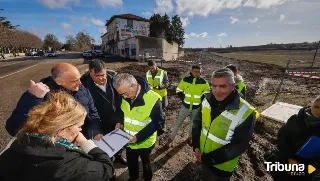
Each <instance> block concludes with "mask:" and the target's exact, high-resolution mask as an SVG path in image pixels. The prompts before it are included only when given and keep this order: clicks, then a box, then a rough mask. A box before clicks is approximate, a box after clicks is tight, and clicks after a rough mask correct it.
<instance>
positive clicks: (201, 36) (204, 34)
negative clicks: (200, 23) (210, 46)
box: [196, 32, 208, 38]
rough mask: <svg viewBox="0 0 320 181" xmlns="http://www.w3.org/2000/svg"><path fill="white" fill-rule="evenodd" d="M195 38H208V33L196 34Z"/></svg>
mask: <svg viewBox="0 0 320 181" xmlns="http://www.w3.org/2000/svg"><path fill="white" fill-rule="evenodd" d="M196 37H197V38H199V37H200V38H206V37H208V33H207V32H203V33H200V34H198V35H197V36H196Z"/></svg>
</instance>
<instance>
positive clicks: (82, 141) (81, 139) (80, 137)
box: [74, 132, 88, 147]
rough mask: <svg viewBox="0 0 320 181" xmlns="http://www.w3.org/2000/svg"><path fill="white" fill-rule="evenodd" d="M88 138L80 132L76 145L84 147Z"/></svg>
mask: <svg viewBox="0 0 320 181" xmlns="http://www.w3.org/2000/svg"><path fill="white" fill-rule="evenodd" d="M87 141H88V140H87V138H86V137H84V136H83V134H82V133H81V132H79V134H78V136H77V137H76V139H75V141H74V144H76V145H78V146H80V147H81V146H82V145H84V144H85V143H86V142H87Z"/></svg>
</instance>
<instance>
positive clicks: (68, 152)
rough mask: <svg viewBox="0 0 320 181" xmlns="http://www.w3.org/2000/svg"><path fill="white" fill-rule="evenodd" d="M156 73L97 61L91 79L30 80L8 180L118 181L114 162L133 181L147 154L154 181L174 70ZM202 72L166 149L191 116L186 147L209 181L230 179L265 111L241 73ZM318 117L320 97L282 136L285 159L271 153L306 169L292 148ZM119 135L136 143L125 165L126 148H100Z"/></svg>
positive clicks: (185, 92)
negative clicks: (250, 96)
mask: <svg viewBox="0 0 320 181" xmlns="http://www.w3.org/2000/svg"><path fill="white" fill-rule="evenodd" d="M148 68H149V70H148V71H147V73H146V77H145V78H142V77H135V76H133V75H130V74H127V73H119V74H117V73H116V72H113V71H108V70H107V67H106V65H105V63H104V62H103V61H101V60H92V61H91V62H90V63H89V70H88V72H86V73H85V74H83V75H81V74H80V73H79V71H78V69H77V68H76V67H74V66H73V65H71V64H67V63H60V64H57V65H55V66H54V67H53V68H52V70H51V76H49V77H46V78H44V79H42V80H40V82H38V83H35V82H34V81H32V80H31V81H30V87H29V89H28V90H27V91H26V92H25V93H24V94H23V95H22V96H21V98H20V100H19V102H18V103H17V106H16V108H15V109H14V111H13V112H12V114H11V116H10V117H9V119H8V120H7V122H6V129H7V131H8V133H9V134H10V135H11V136H14V137H15V140H14V141H13V142H12V144H10V145H8V147H7V148H6V150H5V151H4V152H3V153H2V154H1V156H0V176H1V178H4V179H5V180H10V181H15V180H30V181H31V180H32V181H36V180H39V181H40V180H77V181H78V180H80V181H81V180H83V181H85V180H92V181H98V180H115V177H116V176H115V169H114V162H119V163H120V164H123V165H126V166H127V167H128V170H129V180H128V181H135V180H138V179H139V157H140V159H141V161H142V166H143V179H144V180H145V181H151V180H152V177H153V172H152V167H151V160H150V154H151V152H152V149H153V148H154V147H155V144H156V141H157V136H158V135H161V134H163V133H164V132H165V130H168V129H165V117H166V116H165V111H166V110H165V108H166V106H167V105H168V97H167V88H168V87H169V85H170V83H169V79H168V75H167V72H166V71H165V70H163V69H160V68H159V67H158V66H157V64H156V62H153V61H150V62H148ZM201 71H202V69H201V67H200V66H199V65H194V66H192V68H191V71H190V74H189V75H187V76H186V77H184V78H183V79H182V80H181V81H180V83H179V84H178V86H177V88H176V93H177V95H178V97H179V98H180V101H181V108H180V111H179V115H178V117H177V121H176V122H175V123H174V125H173V129H172V131H171V134H170V137H169V138H168V141H167V144H166V145H165V146H172V145H173V141H174V138H175V136H176V135H177V134H178V131H179V129H180V127H181V126H182V124H183V122H184V120H185V119H186V118H187V117H188V116H189V117H190V128H189V137H188V140H187V141H188V143H189V144H190V145H191V146H192V147H193V151H194V153H195V158H196V159H197V161H198V162H199V163H201V165H202V170H203V173H204V180H208V181H209V180H212V181H220V180H221V181H222V180H230V178H231V176H232V174H233V172H234V170H235V168H236V166H237V164H238V161H239V159H240V156H241V154H242V153H244V152H245V151H246V149H247V148H248V147H249V141H250V139H251V137H252V134H253V131H254V127H255V121H256V119H257V118H258V117H259V113H258V112H257V111H256V109H255V108H254V107H253V106H251V105H250V104H249V103H248V102H247V101H246V100H245V97H246V85H245V83H244V81H243V79H242V77H241V76H240V75H239V74H238V70H237V67H236V66H234V65H228V66H227V67H225V68H222V69H218V70H216V71H214V72H213V73H212V76H211V81H210V83H208V82H207V81H206V80H205V79H204V78H202V77H201ZM319 110H320V98H318V99H316V101H314V105H313V106H312V107H311V108H306V109H303V110H301V111H300V112H299V114H298V116H293V117H292V118H290V120H289V121H288V123H287V124H286V125H285V126H284V127H283V128H281V129H280V131H279V149H278V150H277V152H276V153H279V154H276V153H273V152H272V154H271V155H280V156H279V157H281V160H286V159H287V160H288V159H289V160H290V159H291V160H294V161H295V162H299V163H300V162H302V161H301V160H298V158H295V157H294V156H293V155H294V150H292V149H293V148H295V149H298V147H299V146H301V144H303V142H305V141H306V140H307V139H308V138H309V137H310V136H311V135H316V133H317V125H318V124H319V123H318V122H317V121H319V120H318V119H320V118H319V117H320V111H319ZM319 122H320V121H319ZM289 124H291V125H292V126H289ZM302 126H304V127H303V128H304V129H303V130H300V128H302ZM292 127H294V128H292ZM114 129H123V130H124V131H126V132H127V133H129V134H131V135H132V136H133V137H132V139H131V140H129V142H128V144H127V145H126V146H125V147H124V149H125V150H126V151H125V154H126V159H125V158H123V157H122V155H123V150H124V149H121V150H120V151H119V152H118V153H117V154H116V155H115V156H114V159H111V158H110V157H109V156H108V155H107V154H106V153H105V152H104V151H103V150H101V149H100V148H98V147H97V146H96V145H95V143H94V142H93V141H92V140H100V139H101V137H102V136H103V135H106V134H108V133H110V132H111V131H113V130H114ZM292 129H294V130H297V132H294V131H292ZM311 130H312V131H311ZM291 134H292V135H291ZM295 134H303V135H304V136H298V135H295ZM296 142H299V144H296ZM291 144H293V145H291ZM289 153H290V154H289ZM273 176H274V178H276V175H275V174H273ZM278 177H279V178H280V177H281V176H278ZM281 178H283V177H281ZM280 180H281V179H280Z"/></svg>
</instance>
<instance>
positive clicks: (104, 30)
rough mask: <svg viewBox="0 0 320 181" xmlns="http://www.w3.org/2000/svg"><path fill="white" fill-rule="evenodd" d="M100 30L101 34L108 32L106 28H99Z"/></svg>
mask: <svg viewBox="0 0 320 181" xmlns="http://www.w3.org/2000/svg"><path fill="white" fill-rule="evenodd" d="M98 30H99V32H100V33H101V34H105V33H107V30H106V28H99V29H98Z"/></svg>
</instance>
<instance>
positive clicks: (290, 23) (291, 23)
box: [286, 21, 301, 25]
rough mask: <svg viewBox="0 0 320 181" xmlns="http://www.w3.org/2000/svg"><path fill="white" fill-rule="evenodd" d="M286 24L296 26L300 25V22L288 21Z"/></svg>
mask: <svg viewBox="0 0 320 181" xmlns="http://www.w3.org/2000/svg"><path fill="white" fill-rule="evenodd" d="M286 24H288V25H298V24H301V21H289V22H287V23H286Z"/></svg>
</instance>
